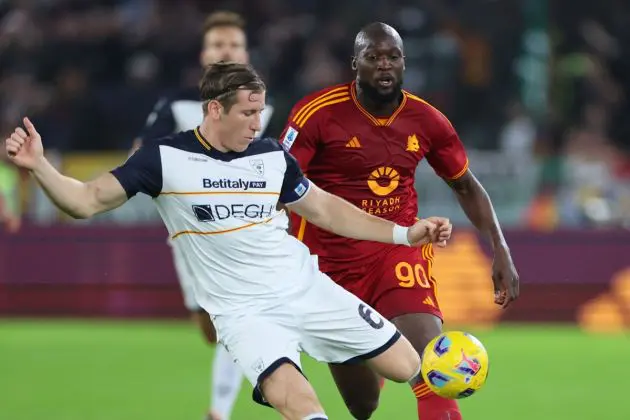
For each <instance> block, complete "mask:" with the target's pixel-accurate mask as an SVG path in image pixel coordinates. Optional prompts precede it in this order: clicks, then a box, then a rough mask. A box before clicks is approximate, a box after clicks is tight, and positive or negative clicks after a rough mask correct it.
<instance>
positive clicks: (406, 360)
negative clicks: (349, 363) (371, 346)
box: [369, 336, 420, 383]
mask: <svg viewBox="0 0 630 420" xmlns="http://www.w3.org/2000/svg"><path fill="white" fill-rule="evenodd" d="M369 363H370V365H371V366H372V367H373V368H374V369H375V370H376V371H377V372H378V373H379V374H381V375H382V376H384V377H385V378H387V379H390V380H392V381H394V382H398V383H404V382H408V381H410V380H412V379H413V378H415V377H416V376H417V375H418V373H419V372H420V356H419V355H418V352H417V351H416V350H415V349H414V348H413V346H412V345H411V343H410V342H409V340H407V339H406V338H405V337H404V336H401V337H400V339H399V340H398V341H396V343H394V345H393V346H391V347H390V348H389V349H388V350H387V351H386V352H384V353H382V354H380V355H378V356H376V357H375V358H374V359H371V360H370V361H369Z"/></svg>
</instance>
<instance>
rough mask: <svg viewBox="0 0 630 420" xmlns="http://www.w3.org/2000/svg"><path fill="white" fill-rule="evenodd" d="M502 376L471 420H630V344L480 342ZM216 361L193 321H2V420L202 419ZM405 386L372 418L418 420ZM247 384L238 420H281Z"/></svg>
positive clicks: (335, 410) (514, 329)
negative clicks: (253, 396)
mask: <svg viewBox="0 0 630 420" xmlns="http://www.w3.org/2000/svg"><path fill="white" fill-rule="evenodd" d="M471 332H473V333H474V334H475V335H477V336H478V337H479V338H480V339H481V340H482V341H483V342H484V344H485V345H486V347H487V349H488V352H489V354H490V360H491V363H492V367H491V370H490V376H489V378H488V383H487V384H486V387H485V388H484V389H483V390H482V391H480V392H479V393H478V394H476V395H473V396H472V397H470V398H469V399H466V400H463V401H462V402H461V407H462V411H463V414H464V418H465V419H467V420H471V419H479V420H481V419H483V420H493V419H497V420H499V419H501V420H503V419H510V420H531V419H536V420H552V419H553V420H559V419H562V420H564V419H566V420H578V419H579V420H600V419H603V418H618V419H622V418H630V408H628V407H629V405H628V402H627V398H628V397H627V391H628V385H627V384H628V382H627V381H628V378H629V377H630V363H628V357H629V356H630V338H629V337H628V336H627V335H611V336H594V335H588V334H586V333H583V332H581V331H579V330H578V329H575V328H571V327H560V326H536V327H530V326H501V327H499V328H497V329H495V330H492V331H475V330H474V329H472V330H471ZM211 352H212V350H211V349H210V348H209V347H207V346H206V345H204V344H203V342H202V340H201V337H200V335H199V333H198V332H197V331H196V330H195V328H194V326H193V325H192V324H190V323H187V322H184V321H182V322H179V321H177V322H164V321H155V322H153V321H148V322H145V321H142V322H138V321H96V320H0V419H6V420H42V419H46V420H138V419H143V420H144V419H147V420H189V419H192V420H201V419H202V418H203V414H204V413H205V410H206V407H207V404H208V395H209V391H208V383H209V371H210V366H211ZM303 362H304V368H305V373H306V374H307V375H308V377H309V379H310V380H311V382H312V383H313V385H314V387H315V389H316V391H317V392H318V395H319V396H320V398H321V400H322V402H323V404H324V407H325V408H326V410H327V413H328V415H329V416H330V418H331V419H335V420H336V419H340V420H350V419H351V417H350V415H349V414H348V413H347V411H346V409H345V407H344V405H343V402H342V400H341V398H340V397H339V395H338V393H337V390H336V388H335V386H334V384H333V382H332V379H331V377H330V374H329V373H328V370H327V368H326V367H325V366H324V365H320V364H317V363H316V362H314V361H312V360H310V359H308V358H306V357H304V360H303ZM415 412H416V409H415V401H414V399H413V396H412V393H411V391H410V390H409V388H408V387H407V386H406V385H399V384H394V383H392V382H388V383H387V384H386V386H385V389H384V391H383V395H382V398H381V405H380V407H379V409H378V411H377V412H376V414H375V416H374V417H373V419H375V420H397V419H412V420H413V419H416V418H417V417H416V414H415ZM278 418H279V416H278V415H277V414H276V413H275V412H274V411H272V410H271V409H269V408H264V407H261V406H258V405H256V404H255V403H254V402H252V401H251V386H250V385H249V384H248V383H244V384H243V388H242V391H241V394H240V397H239V400H238V402H237V405H236V408H235V411H234V414H233V417H232V420H254V419H256V420H266V419H270V420H271V419H278Z"/></svg>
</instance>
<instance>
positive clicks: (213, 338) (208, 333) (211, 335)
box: [191, 309, 217, 344]
mask: <svg viewBox="0 0 630 420" xmlns="http://www.w3.org/2000/svg"><path fill="white" fill-rule="evenodd" d="M191 316H192V319H193V320H194V321H195V324H197V325H198V326H199V329H200V330H201V332H202V333H203V336H204V337H205V339H206V340H207V341H208V343H210V344H214V343H216V342H217V331H216V329H215V328H214V324H212V320H211V319H210V315H208V313H207V312H206V311H205V310H203V309H198V310H196V311H192V312H191Z"/></svg>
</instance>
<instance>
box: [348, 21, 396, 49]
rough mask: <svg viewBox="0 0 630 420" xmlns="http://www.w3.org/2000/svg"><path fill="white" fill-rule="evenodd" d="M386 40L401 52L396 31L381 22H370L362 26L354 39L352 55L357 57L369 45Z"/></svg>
mask: <svg viewBox="0 0 630 420" xmlns="http://www.w3.org/2000/svg"><path fill="white" fill-rule="evenodd" d="M386 40H387V41H393V43H394V44H395V45H396V46H397V47H398V48H399V49H400V51H401V52H402V51H403V41H402V38H401V37H400V34H399V33H398V31H396V29H394V28H392V27H391V26H389V25H388V24H386V23H383V22H372V23H370V24H368V25H366V26H364V27H363V28H362V29H361V30H360V31H359V33H358V34H357V36H356V38H355V39H354V55H355V56H357V55H359V53H360V52H361V51H363V50H364V49H365V48H366V47H367V46H369V45H370V44H378V43H380V42H383V41H386Z"/></svg>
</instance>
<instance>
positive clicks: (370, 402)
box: [346, 398, 378, 420]
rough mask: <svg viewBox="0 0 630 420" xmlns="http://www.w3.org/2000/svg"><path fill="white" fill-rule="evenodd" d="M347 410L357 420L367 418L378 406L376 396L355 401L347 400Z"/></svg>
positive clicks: (365, 419)
mask: <svg viewBox="0 0 630 420" xmlns="http://www.w3.org/2000/svg"><path fill="white" fill-rule="evenodd" d="M346 406H347V407H348V411H350V414H352V417H353V418H355V419H357V420H367V419H369V418H370V417H372V414H373V413H374V412H375V411H376V409H377V408H378V398H376V399H371V398H368V399H362V400H357V401H348V402H347V403H346Z"/></svg>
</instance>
